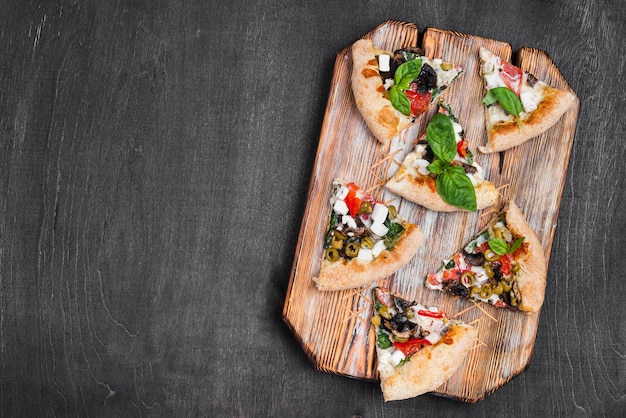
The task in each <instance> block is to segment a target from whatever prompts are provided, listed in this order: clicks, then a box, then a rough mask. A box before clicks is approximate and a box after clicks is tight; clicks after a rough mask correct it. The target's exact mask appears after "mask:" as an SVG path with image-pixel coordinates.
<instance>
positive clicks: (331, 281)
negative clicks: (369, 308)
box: [313, 222, 424, 291]
mask: <svg viewBox="0 0 626 418" xmlns="http://www.w3.org/2000/svg"><path fill="white" fill-rule="evenodd" d="M403 226H404V227H405V228H406V230H405V232H404V236H403V237H402V238H400V240H399V241H398V242H397V243H396V245H395V246H394V247H393V248H392V249H391V251H389V250H384V251H383V252H382V253H380V254H379V255H378V257H376V258H375V259H374V260H373V261H371V262H369V263H364V262H362V261H359V260H357V259H352V260H350V261H337V262H334V263H331V262H329V261H327V260H323V261H322V267H321V269H320V274H319V276H318V277H314V278H313V281H314V282H315V283H316V284H317V288H318V290H321V291H332V290H345V289H352V288H357V287H361V286H365V285H366V284H369V283H372V282H375V281H377V280H380V279H384V278H385V277H388V276H391V275H392V274H393V273H395V272H396V271H398V269H399V268H400V267H402V266H404V265H405V264H406V263H408V262H409V261H410V260H411V258H413V256H414V255H415V253H416V252H417V249H418V248H419V246H420V244H421V243H422V240H423V239H424V233H423V232H422V230H421V229H420V228H419V227H418V226H417V225H414V224H411V223H408V222H406V223H404V225H403Z"/></svg>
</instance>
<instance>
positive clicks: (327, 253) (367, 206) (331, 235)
mask: <svg viewBox="0 0 626 418" xmlns="http://www.w3.org/2000/svg"><path fill="white" fill-rule="evenodd" d="M331 204H332V208H333V209H332V211H331V216H330V222H329V228H328V232H327V233H326V239H325V241H324V258H325V259H326V260H328V261H330V262H335V261H339V260H340V259H344V260H351V259H357V260H359V261H361V262H371V261H373V260H374V258H376V257H378V256H379V255H380V253H382V252H383V251H384V250H391V249H392V248H393V247H394V246H395V245H396V243H397V242H398V241H399V240H400V238H402V236H403V234H404V231H405V227H404V226H403V223H404V220H403V219H401V218H399V217H398V215H397V211H396V209H395V207H394V206H387V205H385V204H384V203H383V202H379V201H377V200H376V199H374V197H372V196H371V195H369V194H367V193H365V192H364V191H363V190H361V189H360V188H359V187H358V186H357V185H355V184H354V183H346V182H344V181H342V180H336V181H335V182H334V190H333V196H332V198H331Z"/></svg>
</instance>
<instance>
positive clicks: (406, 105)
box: [389, 85, 411, 116]
mask: <svg viewBox="0 0 626 418" xmlns="http://www.w3.org/2000/svg"><path fill="white" fill-rule="evenodd" d="M389 100H390V101H391V104H392V105H393V107H395V108H396V109H398V110H399V111H400V112H401V113H402V114H403V115H406V116H409V115H410V114H411V102H410V101H409V98H408V97H406V94H404V92H403V91H402V90H400V89H399V88H398V87H397V86H395V85H393V86H391V89H390V90H389Z"/></svg>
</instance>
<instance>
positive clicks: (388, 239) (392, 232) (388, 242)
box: [383, 219, 404, 250]
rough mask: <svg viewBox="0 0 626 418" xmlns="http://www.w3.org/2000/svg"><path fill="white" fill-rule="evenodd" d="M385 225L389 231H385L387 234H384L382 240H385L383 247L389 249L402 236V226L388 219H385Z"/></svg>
mask: <svg viewBox="0 0 626 418" xmlns="http://www.w3.org/2000/svg"><path fill="white" fill-rule="evenodd" d="M385 226H386V227H387V228H388V229H389V231H388V232H387V235H385V238H384V240H383V241H384V242H385V247H387V249H388V250H391V249H392V248H393V247H394V245H396V243H397V242H398V240H400V237H402V234H403V233H404V227H403V226H402V225H401V224H399V223H398V222H391V221H389V219H387V220H386V221H385Z"/></svg>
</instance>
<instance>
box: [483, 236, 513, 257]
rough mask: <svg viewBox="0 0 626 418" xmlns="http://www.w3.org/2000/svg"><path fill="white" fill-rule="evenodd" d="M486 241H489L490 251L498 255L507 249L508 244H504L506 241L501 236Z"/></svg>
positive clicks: (504, 252)
mask: <svg viewBox="0 0 626 418" xmlns="http://www.w3.org/2000/svg"><path fill="white" fill-rule="evenodd" d="M487 242H488V243H489V248H491V251H493V252H494V253H496V254H498V255H504V254H506V253H507V250H508V249H509V247H508V245H506V241H505V240H503V239H501V238H492V239H490V240H489V241H487Z"/></svg>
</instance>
